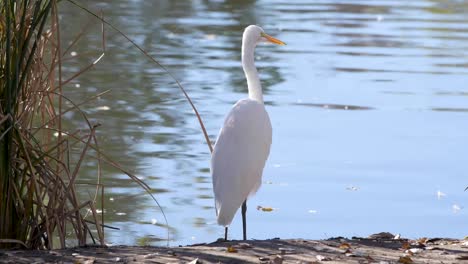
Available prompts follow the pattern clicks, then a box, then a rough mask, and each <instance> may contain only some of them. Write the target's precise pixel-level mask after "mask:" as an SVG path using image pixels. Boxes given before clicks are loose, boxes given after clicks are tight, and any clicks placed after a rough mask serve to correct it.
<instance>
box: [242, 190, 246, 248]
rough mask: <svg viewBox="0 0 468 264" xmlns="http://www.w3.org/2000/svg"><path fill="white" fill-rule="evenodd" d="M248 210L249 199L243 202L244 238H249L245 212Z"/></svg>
mask: <svg viewBox="0 0 468 264" xmlns="http://www.w3.org/2000/svg"><path fill="white" fill-rule="evenodd" d="M246 212H247V199H246V200H245V201H244V203H243V204H242V228H243V231H244V233H243V234H244V240H247V221H246V219H245V213H246Z"/></svg>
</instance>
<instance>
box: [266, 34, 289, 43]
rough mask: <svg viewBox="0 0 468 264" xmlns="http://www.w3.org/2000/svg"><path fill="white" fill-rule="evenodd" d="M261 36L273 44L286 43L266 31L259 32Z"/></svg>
mask: <svg viewBox="0 0 468 264" xmlns="http://www.w3.org/2000/svg"><path fill="white" fill-rule="evenodd" d="M261 35H262V37H264V38H265V39H266V40H267V41H268V42H271V43H273V44H276V45H286V43H284V42H283V41H281V40H279V39H277V38H274V37H272V36H270V35H268V34H266V33H263V32H262V33H261Z"/></svg>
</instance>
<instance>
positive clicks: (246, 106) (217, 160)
mask: <svg viewBox="0 0 468 264" xmlns="http://www.w3.org/2000/svg"><path fill="white" fill-rule="evenodd" d="M270 145H271V123H270V118H269V117H268V113H267V112H266V110H265V106H264V105H263V104H261V103H259V102H257V101H255V100H250V99H244V100H240V101H239V102H237V103H236V104H235V105H234V106H233V108H232V110H231V111H230V112H229V114H228V115H227V116H226V119H225V121H224V125H223V127H222V128H221V130H220V132H219V136H218V139H217V140H216V144H215V147H214V150H213V155H212V157H211V174H212V177H213V189H214V194H215V202H216V210H217V214H218V223H219V224H220V225H224V226H227V225H229V224H230V223H231V221H232V218H233V217H234V215H235V213H236V211H237V209H238V208H239V207H240V206H241V204H242V203H243V202H244V201H245V199H247V197H248V196H249V195H252V194H254V193H255V192H256V191H257V190H258V188H259V187H260V184H261V178H262V172H263V168H264V166H265V162H266V160H267V158H268V154H269V153H270Z"/></svg>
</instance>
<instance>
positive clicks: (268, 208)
mask: <svg viewBox="0 0 468 264" xmlns="http://www.w3.org/2000/svg"><path fill="white" fill-rule="evenodd" d="M257 210H259V211H263V212H271V211H273V208H271V207H263V206H260V205H259V206H257Z"/></svg>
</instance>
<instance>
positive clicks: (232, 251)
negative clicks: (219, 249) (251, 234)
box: [226, 246, 237, 253]
mask: <svg viewBox="0 0 468 264" xmlns="http://www.w3.org/2000/svg"><path fill="white" fill-rule="evenodd" d="M226 251H227V252H229V253H237V249H235V248H234V247H233V246H229V247H228V248H227V250H226Z"/></svg>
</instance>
